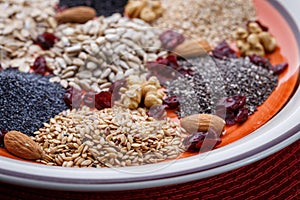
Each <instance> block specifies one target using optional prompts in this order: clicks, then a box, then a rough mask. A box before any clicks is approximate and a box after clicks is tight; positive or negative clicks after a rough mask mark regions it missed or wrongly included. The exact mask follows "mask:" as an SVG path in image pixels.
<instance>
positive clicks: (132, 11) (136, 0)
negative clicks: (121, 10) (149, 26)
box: [125, 0, 163, 22]
mask: <svg viewBox="0 0 300 200" xmlns="http://www.w3.org/2000/svg"><path fill="white" fill-rule="evenodd" d="M162 13H163V8H162V5H161V2H160V1H159V0H129V1H128V3H127V5H126V7H125V14H126V15H127V16H128V17H130V18H140V19H142V20H144V21H146V22H151V21H153V20H155V19H157V18H158V17H160V16H161V15H162Z"/></svg>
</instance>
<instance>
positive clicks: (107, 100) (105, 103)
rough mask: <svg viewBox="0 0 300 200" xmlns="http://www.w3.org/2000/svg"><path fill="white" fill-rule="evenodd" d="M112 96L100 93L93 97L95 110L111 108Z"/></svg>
mask: <svg viewBox="0 0 300 200" xmlns="http://www.w3.org/2000/svg"><path fill="white" fill-rule="evenodd" d="M111 100H112V94H111V93H110V92H100V93H98V94H96V95H95V108H97V109H98V110H102V109H104V108H111Z"/></svg>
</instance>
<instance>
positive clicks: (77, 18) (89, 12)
mask: <svg viewBox="0 0 300 200" xmlns="http://www.w3.org/2000/svg"><path fill="white" fill-rule="evenodd" d="M94 17H96V11H95V9H93V8H91V7H87V6H77V7H73V8H68V9H66V10H64V11H63V12H61V13H58V14H57V15H56V16H55V19H56V21H57V22H58V23H80V24H82V23H86V22H87V21H89V20H92V19H93V18H94Z"/></svg>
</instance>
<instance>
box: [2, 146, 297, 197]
mask: <svg viewBox="0 0 300 200" xmlns="http://www.w3.org/2000/svg"><path fill="white" fill-rule="evenodd" d="M0 199H1V200H12V199H26V200H27V199H30V200H31V199H32V200H38V199H72V200H75V199H80V200H85V199H87V200H91V199H130V200H131V199H161V200H163V199H205V200H209V199H218V200H219V199H228V200H232V199H238V200H239V199H243V200H244V199H259V200H261V199H263V200H265V199H270V200H274V199H279V200H296V199H300V140H298V141H297V142H295V143H293V144H291V145H290V146H288V147H286V148H284V149H283V150H281V151H279V152H277V153H275V154H273V155H271V156H269V157H267V158H265V159H263V160H260V161H258V162H255V163H253V164H250V165H247V166H244V167H241V168H239V169H236V170H233V171H230V172H226V173H223V174H220V175H216V176H213V177H210V178H206V179H202V180H198V181H193V182H188V183H184V184H178V185H172V186H165V187H158V188H151V189H143V190H132V191H118V192H92V193H85V192H64V191H51V190H44V189H43V190H40V189H33V188H26V187H20V186H14V185H8V184H5V183H1V187H0Z"/></svg>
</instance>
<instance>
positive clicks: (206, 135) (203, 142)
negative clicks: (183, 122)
mask: <svg viewBox="0 0 300 200" xmlns="http://www.w3.org/2000/svg"><path fill="white" fill-rule="evenodd" d="M220 142H221V138H220V137H219V136H218V134H217V133H215V132H214V131H213V130H209V131H207V132H195V133H192V134H190V135H189V136H187V137H186V138H184V140H183V142H182V144H183V145H184V146H185V147H186V148H187V151H189V152H207V151H210V150H212V149H213V148H214V147H215V146H216V145H218V144H219V143H220Z"/></svg>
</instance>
